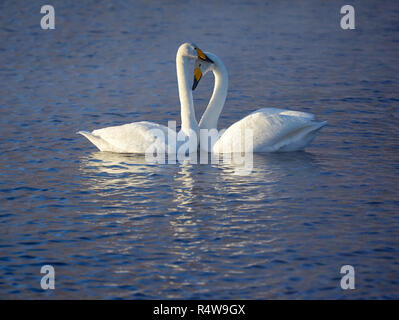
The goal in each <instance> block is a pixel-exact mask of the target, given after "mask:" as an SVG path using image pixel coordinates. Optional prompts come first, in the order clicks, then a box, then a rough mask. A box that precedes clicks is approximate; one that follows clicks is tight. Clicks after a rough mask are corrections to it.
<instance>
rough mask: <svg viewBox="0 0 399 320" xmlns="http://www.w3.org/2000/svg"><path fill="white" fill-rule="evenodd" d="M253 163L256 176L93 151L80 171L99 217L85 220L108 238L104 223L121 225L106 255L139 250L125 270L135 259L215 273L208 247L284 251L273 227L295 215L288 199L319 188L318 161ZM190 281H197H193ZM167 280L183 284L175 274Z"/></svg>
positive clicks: (257, 159) (276, 158)
mask: <svg viewBox="0 0 399 320" xmlns="http://www.w3.org/2000/svg"><path fill="white" fill-rule="evenodd" d="M253 160H254V163H253V170H252V173H251V174H250V175H248V176H240V175H236V174H234V172H235V170H236V168H235V167H234V165H232V164H227V163H224V162H223V159H220V161H219V163H216V164H191V163H190V162H189V161H186V162H183V163H177V164H149V163H147V162H146V159H145V157H144V156H138V155H124V154H116V153H106V152H94V153H92V154H90V155H88V156H87V157H85V158H82V160H81V166H80V169H81V176H82V179H83V184H84V186H83V188H84V189H85V190H91V193H92V194H91V195H90V201H91V203H92V205H94V206H95V207H94V209H95V210H92V211H93V212H95V214H96V215H98V216H97V217H98V218H95V219H84V221H86V223H90V224H92V225H93V228H95V229H96V230H97V231H96V232H97V233H101V232H104V233H107V235H108V233H109V232H110V231H109V228H108V227H106V226H108V225H109V224H110V223H111V224H113V225H115V224H117V225H118V227H117V228H115V229H111V230H113V231H112V232H117V233H118V236H117V237H110V238H107V242H106V243H104V244H103V245H104V246H106V250H107V252H113V253H126V252H129V253H131V254H133V256H134V259H133V260H132V261H134V263H133V262H132V263H131V264H128V265H126V266H123V268H122V267H121V268H122V269H123V271H124V272H134V270H135V268H137V266H136V265H135V264H141V265H142V267H143V268H144V269H145V270H151V269H154V263H155V262H154V261H158V260H159V261H158V263H162V264H163V265H164V267H166V268H170V269H171V270H174V271H173V272H178V273H179V272H189V273H190V274H196V273H197V272H217V270H213V268H214V266H213V265H212V264H209V263H207V262H206V261H205V260H203V259H202V258H201V257H204V256H207V254H206V252H212V254H213V255H214V256H215V257H225V256H226V257H228V256H230V255H232V254H236V255H239V254H247V253H246V252H245V250H247V248H248V247H250V246H251V243H252V242H253V241H255V242H256V243H257V246H258V247H259V248H265V249H262V250H272V251H273V250H278V247H276V243H275V239H276V235H275V233H273V232H270V228H275V227H273V225H276V224H281V223H282V222H284V221H286V220H287V219H290V217H289V216H288V214H287V212H284V211H282V210H281V209H279V208H284V205H286V203H285V202H286V201H287V198H288V197H290V196H293V197H296V198H300V197H301V196H302V191H303V188H308V187H309V185H312V184H314V188H315V189H316V190H317V189H320V188H319V186H318V182H317V179H320V170H321V169H320V165H319V164H318V160H317V158H316V157H315V156H313V155H312V154H310V153H306V152H294V153H290V154H284V153H281V154H265V155H263V154H255V155H254V158H253ZM287 189H288V191H287ZM284 219H286V220H284ZM103 225H104V226H105V227H106V228H105V229H104V231H101V230H103V229H101V228H99V227H101V226H103ZM248 234H251V235H252V236H251V238H248V237H247V236H245V235H248ZM286 236H287V237H290V235H289V234H288V235H286ZM210 240H211V241H210ZM270 247H272V249H268V248H270ZM143 251H144V252H146V253H150V254H149V255H148V256H146V257H147V258H146V259H147V260H143V258H141V253H142V252H143ZM132 252H133V253H132ZM135 252H137V254H136V253H135ZM232 252H233V253H232ZM272 254H273V253H272ZM157 259H158V260H157ZM247 263H248V265H249V266H250V264H251V263H253V261H251V260H250V259H249V260H248V262H247ZM186 281H188V282H190V283H188V284H187V285H192V286H198V283H196V280H195V278H193V279H192V280H189V279H187V280H186ZM167 285H168V286H169V287H170V288H175V287H180V286H181V283H174V282H173V279H170V281H168V282H167ZM198 289H199V290H200V289H201V288H198ZM203 289H204V288H202V289H201V290H203ZM171 297H172V296H171Z"/></svg>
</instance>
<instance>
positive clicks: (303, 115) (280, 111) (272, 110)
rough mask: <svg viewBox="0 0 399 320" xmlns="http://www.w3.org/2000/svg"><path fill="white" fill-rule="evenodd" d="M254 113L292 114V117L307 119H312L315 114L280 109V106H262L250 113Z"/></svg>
mask: <svg viewBox="0 0 399 320" xmlns="http://www.w3.org/2000/svg"><path fill="white" fill-rule="evenodd" d="M254 113H262V114H263V115H265V116H267V115H275V114H279V115H286V116H292V117H301V118H307V119H309V120H314V119H315V116H314V114H312V113H307V112H302V111H294V110H288V109H280V108H262V109H258V110H256V111H254V112H252V113H251V114H254Z"/></svg>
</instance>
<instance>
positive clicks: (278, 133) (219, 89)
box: [193, 52, 327, 153]
mask: <svg viewBox="0 0 399 320" xmlns="http://www.w3.org/2000/svg"><path fill="white" fill-rule="evenodd" d="M205 54H206V56H207V57H209V59H211V60H212V63H209V62H206V61H200V60H198V61H196V68H195V70H194V77H195V80H194V83H195V85H194V86H193V89H195V87H196V86H197V84H198V82H199V81H200V79H201V78H202V75H203V74H206V73H207V72H209V71H211V72H212V73H213V74H214V77H215V85H214V90H213V94H212V97H211V99H210V101H209V103H208V106H207V108H206V110H205V112H204V114H203V116H202V118H201V120H200V123H199V127H200V130H202V129H207V130H212V129H217V122H218V119H219V116H220V113H221V111H222V109H223V106H224V103H225V101H226V96H227V88H228V74H227V70H226V67H225V66H224V64H223V62H222V61H221V60H220V59H219V58H218V57H217V56H216V55H214V54H212V53H209V52H206V53H205ZM314 119H315V117H314V115H313V114H310V113H306V112H300V111H293V110H286V109H279V108H263V109H258V110H256V111H254V112H252V113H250V114H249V115H248V116H246V117H244V118H243V119H241V120H239V121H237V122H235V123H234V124H232V125H231V126H230V127H228V128H227V129H226V130H225V131H224V130H221V132H220V134H219V137H218V139H217V141H212V139H209V138H208V139H201V140H200V148H201V149H202V150H205V151H209V152H215V153H230V152H244V151H246V150H247V151H248V149H246V147H245V135H246V130H247V131H250V133H251V136H252V138H253V140H252V148H251V151H253V152H286V151H298V150H303V149H304V148H305V147H306V146H308V145H309V143H310V142H311V141H312V140H313V139H314V138H315V136H316V134H317V132H318V131H319V130H320V129H321V128H322V127H323V126H325V125H326V124H327V121H324V122H316V121H314Z"/></svg>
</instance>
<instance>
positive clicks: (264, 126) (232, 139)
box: [78, 43, 327, 154]
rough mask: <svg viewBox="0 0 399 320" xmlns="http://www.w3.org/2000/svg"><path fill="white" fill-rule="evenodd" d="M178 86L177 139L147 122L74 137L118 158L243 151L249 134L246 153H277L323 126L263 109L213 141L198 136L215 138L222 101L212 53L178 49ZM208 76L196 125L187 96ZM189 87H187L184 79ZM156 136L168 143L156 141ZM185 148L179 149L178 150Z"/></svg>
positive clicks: (221, 69) (298, 146) (223, 80)
mask: <svg viewBox="0 0 399 320" xmlns="http://www.w3.org/2000/svg"><path fill="white" fill-rule="evenodd" d="M176 69H177V81H178V88H179V99H180V105H181V131H180V132H178V133H176V132H175V131H174V130H172V129H171V128H169V127H166V126H163V125H160V124H156V123H153V122H148V121H140V122H133V123H129V124H124V125H121V126H114V127H107V128H103V129H98V130H94V131H92V132H91V133H90V132H86V131H79V132H78V133H80V134H82V135H83V136H85V137H86V138H87V139H89V140H90V141H91V142H92V143H93V144H94V145H95V146H96V147H97V148H98V149H99V150H100V151H111V152H118V153H139V154H146V153H147V152H154V151H156V152H164V153H170V152H176V150H177V152H179V150H182V149H183V150H184V152H186V150H187V149H188V150H189V151H190V152H196V151H197V148H198V143H199V144H200V148H201V150H204V151H207V152H214V153H230V152H243V151H248V150H247V149H245V142H244V143H243V138H242V137H243V135H245V134H246V133H247V132H250V137H251V151H253V152H276V151H297V150H302V149H304V148H305V147H306V146H307V145H308V144H309V143H310V142H311V141H312V140H313V139H314V137H315V136H316V134H317V132H318V131H319V130H320V129H321V128H322V127H323V126H324V125H326V123H327V122H326V121H324V122H316V121H314V115H313V114H310V113H305V112H299V111H291V110H285V109H278V108H263V109H259V110H257V111H254V112H252V113H251V114H249V115H248V116H246V117H245V118H243V119H241V120H239V121H237V122H236V123H234V124H232V125H231V126H230V127H229V128H227V129H226V130H222V131H221V132H219V133H217V136H216V138H215V139H212V138H209V136H208V135H206V137H205V138H204V139H203V138H202V136H201V138H199V137H200V136H199V134H200V132H201V135H202V133H203V132H212V130H213V131H214V132H217V124H218V119H219V116H220V113H221V112H222V109H223V106H224V103H225V101H226V96H227V88H228V74H227V70H226V67H225V66H224V64H223V62H222V61H221V60H220V59H219V58H218V57H217V56H216V55H214V54H212V53H208V52H207V53H204V52H203V51H201V50H200V49H199V48H198V47H196V46H195V45H194V44H191V43H184V44H182V45H181V46H180V47H179V49H178V51H177V55H176ZM208 72H212V73H213V74H214V77H215V85H214V90H213V94H212V97H211V99H210V101H209V104H208V106H207V108H206V110H205V112H204V114H203V116H202V118H201V120H200V122H199V124H198V122H197V120H196V117H195V110H194V102H193V95H192V91H193V90H195V88H196V87H197V85H198V83H199V81H200V80H201V78H202V76H203V75H205V74H206V73H208ZM193 74H194V81H193V84H192V86H190V81H189V79H190V78H191V79H192V76H193ZM203 129H207V130H208V131H204V130H203ZM160 136H163V137H169V138H168V139H167V140H166V139H159V137H160ZM182 147H184V148H182Z"/></svg>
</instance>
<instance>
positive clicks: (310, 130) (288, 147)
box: [275, 121, 327, 152]
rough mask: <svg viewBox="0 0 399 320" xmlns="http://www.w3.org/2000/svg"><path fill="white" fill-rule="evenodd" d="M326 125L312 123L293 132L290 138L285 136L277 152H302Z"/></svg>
mask: <svg viewBox="0 0 399 320" xmlns="http://www.w3.org/2000/svg"><path fill="white" fill-rule="evenodd" d="M326 124H327V121H323V122H313V121H312V123H311V124H310V125H308V126H306V127H304V128H302V129H301V130H299V131H297V132H295V134H292V135H291V136H290V137H288V136H286V137H284V139H282V141H280V143H279V144H277V145H279V146H278V147H277V150H275V151H277V152H287V151H288V152H289V151H299V150H304V149H305V148H306V147H307V146H308V145H309V144H310V143H311V142H312V141H313V140H314V138H315V137H316V135H317V133H318V132H319V130H320V129H321V128H323V127H324V126H325V125H326Z"/></svg>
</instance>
